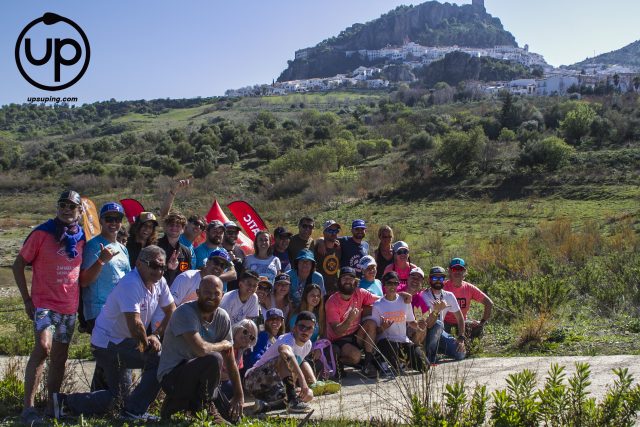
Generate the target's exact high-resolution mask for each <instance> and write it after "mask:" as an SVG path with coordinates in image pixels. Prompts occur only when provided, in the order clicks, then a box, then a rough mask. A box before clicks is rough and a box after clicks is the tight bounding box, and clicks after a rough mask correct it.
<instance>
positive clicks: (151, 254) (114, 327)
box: [53, 245, 176, 421]
mask: <svg viewBox="0 0 640 427" xmlns="http://www.w3.org/2000/svg"><path fill="white" fill-rule="evenodd" d="M166 266H167V264H166V256H165V252H164V250H162V249H161V248H160V247H158V246H155V245H150V246H147V247H145V248H143V249H142V251H141V252H140V255H139V256H138V260H137V262H136V268H135V269H134V270H132V271H131V272H129V273H127V274H126V275H125V276H124V277H123V278H122V279H121V280H120V281H119V282H118V284H117V285H116V287H115V288H114V289H113V291H112V292H111V293H110V294H109V296H108V297H107V301H106V303H105V305H104V307H103V308H102V311H101V312H100V314H99V315H98V317H97V319H96V323H95V326H94V328H93V333H92V334H91V346H92V351H93V355H94V356H95V358H96V363H99V364H100V366H102V368H103V369H104V374H105V377H106V379H107V385H108V390H100V391H95V392H93V393H74V394H68V395H65V394H62V393H55V394H54V396H53V404H54V415H55V417H56V418H60V417H61V416H63V412H64V411H63V409H64V408H68V409H70V410H71V411H72V412H73V413H76V414H86V415H93V414H104V413H105V412H107V411H109V410H111V409H113V408H114V406H115V405H116V404H117V403H118V402H119V401H120V400H122V403H123V408H122V416H123V417H124V418H126V419H130V420H143V421H149V420H151V419H152V418H153V417H152V416H150V415H149V414H147V409H148V408H149V405H150V404H151V403H152V402H153V401H154V400H155V398H156V396H157V394H158V391H160V383H159V382H158V378H157V370H158V363H159V360H160V355H159V354H160V350H161V348H162V345H161V343H160V342H161V336H162V335H163V333H164V330H165V328H166V326H167V323H168V322H169V319H171V314H172V313H173V311H174V310H175V309H176V306H175V304H174V303H173V297H172V296H171V293H170V292H169V287H168V286H167V282H166V280H165V279H164V277H162V274H163V273H164V271H165V269H166ZM158 306H159V307H162V310H163V311H164V312H165V318H164V320H163V321H162V323H161V324H160V325H159V326H158V328H155V329H153V333H152V334H151V335H147V332H146V331H147V328H148V327H149V325H150V324H151V316H152V314H153V313H154V311H155V310H156V308H157V307H158ZM128 369H142V377H141V379H140V382H139V383H138V385H137V386H136V387H135V389H134V390H133V392H131V393H130V394H129V388H130V386H131V384H130V382H129V378H130V376H129V375H127V370H128Z"/></svg>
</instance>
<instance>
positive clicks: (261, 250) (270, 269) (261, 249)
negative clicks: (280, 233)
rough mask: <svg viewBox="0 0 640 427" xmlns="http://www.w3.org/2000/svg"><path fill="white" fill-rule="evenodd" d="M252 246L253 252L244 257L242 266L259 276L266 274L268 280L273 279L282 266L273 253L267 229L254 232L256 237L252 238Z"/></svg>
mask: <svg viewBox="0 0 640 427" xmlns="http://www.w3.org/2000/svg"><path fill="white" fill-rule="evenodd" d="M253 248H254V250H255V252H254V254H253V255H249V256H248V257H246V258H245V260H244V268H245V269H246V270H253V271H255V272H257V273H258V274H259V275H260V276H266V277H268V278H269V280H273V279H275V277H276V275H277V274H278V272H279V271H280V270H281V269H282V267H281V265H280V259H279V258H278V257H277V256H274V255H273V246H272V245H271V235H270V234H269V232H268V231H265V230H262V231H258V232H257V233H256V237H255V238H254V240H253Z"/></svg>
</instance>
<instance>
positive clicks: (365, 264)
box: [358, 255, 378, 270]
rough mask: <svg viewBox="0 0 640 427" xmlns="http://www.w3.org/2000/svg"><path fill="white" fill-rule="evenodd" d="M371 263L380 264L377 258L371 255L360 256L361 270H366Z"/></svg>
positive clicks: (359, 264) (359, 265)
mask: <svg viewBox="0 0 640 427" xmlns="http://www.w3.org/2000/svg"><path fill="white" fill-rule="evenodd" d="M371 265H378V263H377V262H376V259H375V258H374V257H372V256H371V255H365V256H363V257H362V258H360V262H359V263H358V268H360V270H366V269H367V267H369V266H371Z"/></svg>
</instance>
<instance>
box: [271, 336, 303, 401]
mask: <svg viewBox="0 0 640 427" xmlns="http://www.w3.org/2000/svg"><path fill="white" fill-rule="evenodd" d="M278 352H279V353H280V357H282V358H283V359H284V361H285V362H287V365H288V366H289V370H290V371H291V373H292V374H294V375H295V376H296V377H297V378H298V384H299V385H300V388H301V389H303V390H306V389H308V388H309V386H308V385H307V380H306V379H305V377H304V374H303V373H302V369H300V366H298V362H297V361H296V356H295V355H294V354H293V350H291V347H289V346H288V345H286V344H282V345H280V347H278ZM300 394H302V393H300Z"/></svg>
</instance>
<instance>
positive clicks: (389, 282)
mask: <svg viewBox="0 0 640 427" xmlns="http://www.w3.org/2000/svg"><path fill="white" fill-rule="evenodd" d="M399 284H400V282H398V281H396V280H389V281H387V282H384V285H385V286H398V285H399Z"/></svg>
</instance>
